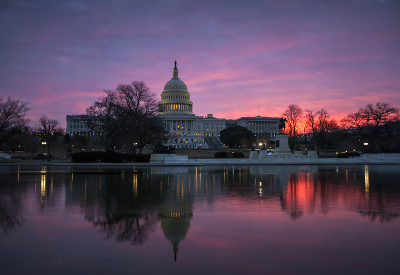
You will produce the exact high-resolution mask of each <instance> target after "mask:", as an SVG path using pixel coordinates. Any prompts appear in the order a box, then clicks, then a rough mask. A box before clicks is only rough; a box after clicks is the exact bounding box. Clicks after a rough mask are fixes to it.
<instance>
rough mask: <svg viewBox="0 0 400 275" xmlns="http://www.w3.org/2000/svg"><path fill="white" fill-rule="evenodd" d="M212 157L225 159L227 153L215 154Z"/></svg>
mask: <svg viewBox="0 0 400 275" xmlns="http://www.w3.org/2000/svg"><path fill="white" fill-rule="evenodd" d="M214 157H215V158H217V159H222V158H227V157H228V152H225V151H221V152H215V154H214Z"/></svg>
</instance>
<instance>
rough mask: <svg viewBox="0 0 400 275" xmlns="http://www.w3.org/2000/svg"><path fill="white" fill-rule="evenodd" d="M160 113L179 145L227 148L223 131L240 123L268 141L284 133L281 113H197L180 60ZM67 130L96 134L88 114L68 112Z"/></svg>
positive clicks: (168, 139)
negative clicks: (231, 116) (228, 115)
mask: <svg viewBox="0 0 400 275" xmlns="http://www.w3.org/2000/svg"><path fill="white" fill-rule="evenodd" d="M158 106H159V111H158V114H159V116H160V118H161V119H162V121H163V123H164V127H165V130H166V131H167V137H166V141H165V145H167V146H172V147H174V148H176V149H195V148H203V149H223V148H225V146H224V145H223V144H222V142H221V141H220V139H219V136H220V131H221V130H224V129H226V128H227V127H230V126H234V125H238V126H242V127H245V128H247V129H248V130H250V131H251V132H253V133H254V134H255V135H256V137H257V141H258V142H260V143H263V144H265V142H266V141H267V140H274V139H275V138H274V137H275V136H276V135H277V134H280V133H281V130H280V128H279V123H280V120H281V118H280V117H262V116H256V117H242V118H239V119H225V118H215V117H214V116H213V115H212V114H208V115H207V116H205V117H203V116H196V115H195V114H194V113H193V102H192V101H191V100H190V93H189V90H188V87H187V86H186V84H185V82H183V81H182V80H181V79H180V78H179V74H178V68H177V63H176V61H175V66H174V69H173V71H172V78H171V80H169V81H168V82H167V83H166V84H165V86H164V90H163V92H162V93H161V100H160V101H159V103H158ZM66 119H67V129H66V132H67V134H69V135H71V136H76V135H80V136H92V135H94V132H92V131H91V130H90V129H89V128H88V127H87V120H88V119H90V118H89V117H88V116H87V115H67V117H66Z"/></svg>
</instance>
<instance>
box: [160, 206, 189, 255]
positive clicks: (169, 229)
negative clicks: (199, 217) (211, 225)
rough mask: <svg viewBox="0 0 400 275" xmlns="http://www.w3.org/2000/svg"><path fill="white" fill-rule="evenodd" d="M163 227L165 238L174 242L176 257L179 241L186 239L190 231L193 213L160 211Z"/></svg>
mask: <svg viewBox="0 0 400 275" xmlns="http://www.w3.org/2000/svg"><path fill="white" fill-rule="evenodd" d="M158 217H159V219H160V220H161V229H162V230H163V232H164V236H165V238H167V240H169V241H170V242H171V243H172V246H173V249H174V259H175V261H176V256H177V254H178V245H179V242H180V241H182V240H184V239H185V237H186V234H187V233H188V231H189V227H190V220H191V219H192V217H193V214H192V213H179V212H178V213H160V214H159V216H158Z"/></svg>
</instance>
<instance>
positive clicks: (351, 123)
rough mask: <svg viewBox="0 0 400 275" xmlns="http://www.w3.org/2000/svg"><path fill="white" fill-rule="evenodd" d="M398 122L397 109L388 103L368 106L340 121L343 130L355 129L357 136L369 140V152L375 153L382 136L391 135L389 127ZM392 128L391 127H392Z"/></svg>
mask: <svg viewBox="0 0 400 275" xmlns="http://www.w3.org/2000/svg"><path fill="white" fill-rule="evenodd" d="M395 121H399V109H398V108H395V107H392V106H390V103H382V102H377V103H376V104H375V106H374V105H373V104H368V105H366V106H365V108H361V109H359V110H358V112H356V113H351V114H349V115H347V116H346V117H345V118H343V119H342V120H341V123H342V126H343V128H345V129H357V134H358V135H359V136H360V137H362V138H366V139H367V140H369V142H370V143H371V145H370V146H371V150H373V151H377V150H378V144H379V139H380V137H381V135H382V134H385V133H386V134H387V135H388V136H390V135H391V132H393V131H391V130H390V129H389V128H390V125H389V124H393V123H392V122H395ZM392 126H393V125H392Z"/></svg>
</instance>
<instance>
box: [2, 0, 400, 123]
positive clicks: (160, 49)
mask: <svg viewBox="0 0 400 275" xmlns="http://www.w3.org/2000/svg"><path fill="white" fill-rule="evenodd" d="M0 37H1V38H0V50H1V52H0V96H3V97H5V96H9V95H11V96H12V97H13V98H15V99H20V100H22V101H26V102H29V106H30V108H31V110H30V111H29V113H28V116H29V117H30V118H31V119H32V123H31V124H32V125H34V124H35V123H36V121H37V119H38V118H39V117H40V116H41V115H47V116H48V117H49V118H52V119H57V120H59V121H60V122H61V125H62V126H63V127H65V124H66V122H65V116H66V115H68V114H83V113H85V110H86V108H87V107H89V106H90V105H91V103H92V102H94V101H95V100H96V99H97V98H98V96H100V95H101V93H102V91H103V90H106V89H115V88H116V86H117V85H118V84H120V83H124V84H127V83H130V82H132V81H134V80H143V81H145V82H146V83H147V85H148V86H149V87H150V89H151V91H152V92H154V93H155V94H156V95H157V98H158V99H160V94H161V92H162V90H163V87H164V84H165V83H166V82H167V81H168V80H169V79H170V78H171V77H172V69H173V66H174V64H173V63H174V61H175V60H177V62H178V69H179V76H180V78H181V79H182V80H183V81H184V82H185V83H186V84H187V86H188V89H189V92H190V94H191V100H192V101H193V106H194V107H193V108H194V113H195V114H196V115H202V116H204V115H207V114H208V113H213V114H214V116H216V117H218V118H239V117H242V116H257V115H261V116H281V115H282V113H283V112H284V110H285V109H286V107H287V106H288V105H289V104H291V103H295V104H298V105H300V106H301V107H302V108H303V109H311V110H314V111H317V110H319V109H321V108H325V110H327V111H328V112H329V113H330V114H331V115H332V116H334V117H336V118H338V119H340V118H342V117H343V116H345V115H346V114H348V113H350V112H355V111H357V110H358V108H360V107H364V106H365V105H366V104H368V103H375V102H377V101H381V102H389V103H391V104H392V105H393V106H395V107H400V1H398V0H365V1H364V0H344V1H320V0H315V1H311V0H310V1H303V0H284V1H276V0H271V1H269V0H265V1H251V0H246V1H244V0H241V1H218V0H213V1H204V0H203V1H188V0H186V1H151V0H146V1H132V0H131V1H129V0H126V1H124V0H114V1H106V0H82V1H79V0H76V1H61V0H60V1H57V0H54V1H44V0H36V1H31V0H0Z"/></svg>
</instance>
